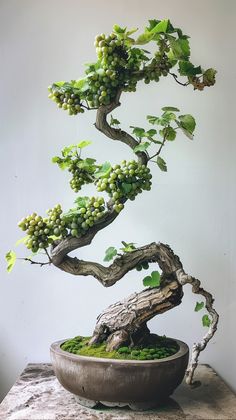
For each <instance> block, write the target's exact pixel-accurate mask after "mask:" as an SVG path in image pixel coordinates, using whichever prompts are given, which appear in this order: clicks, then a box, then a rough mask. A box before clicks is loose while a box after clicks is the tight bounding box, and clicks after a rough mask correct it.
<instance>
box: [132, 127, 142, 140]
mask: <svg viewBox="0 0 236 420" xmlns="http://www.w3.org/2000/svg"><path fill="white" fill-rule="evenodd" d="M130 128H133V130H132V133H133V134H134V135H135V136H136V137H138V138H142V137H145V130H144V128H142V127H133V126H132V125H131V126H130Z"/></svg>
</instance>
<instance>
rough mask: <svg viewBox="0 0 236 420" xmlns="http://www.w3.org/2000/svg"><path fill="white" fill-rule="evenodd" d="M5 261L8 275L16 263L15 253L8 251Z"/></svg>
mask: <svg viewBox="0 0 236 420" xmlns="http://www.w3.org/2000/svg"><path fill="white" fill-rule="evenodd" d="M5 259H6V261H7V272H8V273H10V272H11V270H12V269H13V267H14V265H15V262H16V253H15V252H14V251H9V252H8V253H7V254H6V256H5Z"/></svg>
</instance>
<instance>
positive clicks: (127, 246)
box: [120, 241, 136, 252]
mask: <svg viewBox="0 0 236 420" xmlns="http://www.w3.org/2000/svg"><path fill="white" fill-rule="evenodd" d="M121 243H122V244H123V245H124V247H123V248H120V250H121V251H123V252H132V251H134V250H135V249H136V247H135V243H134V242H125V241H121Z"/></svg>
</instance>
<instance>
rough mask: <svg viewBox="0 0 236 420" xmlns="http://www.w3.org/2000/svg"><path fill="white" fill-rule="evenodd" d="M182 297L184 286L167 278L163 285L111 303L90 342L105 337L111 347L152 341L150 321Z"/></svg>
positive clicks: (109, 349) (99, 320) (99, 340)
mask: <svg viewBox="0 0 236 420" xmlns="http://www.w3.org/2000/svg"><path fill="white" fill-rule="evenodd" d="M182 297H183V290H182V286H181V285H180V284H179V283H178V282H177V281H174V280H173V279H172V280H171V281H168V280H167V279H166V280H165V281H163V284H162V286H161V287H158V288H151V289H147V290H143V291H142V292H140V293H134V294H132V295H131V296H129V297H128V298H127V299H125V300H124V301H121V302H117V303H115V304H113V305H111V306H109V307H108V308H107V309H105V311H103V312H102V313H101V314H100V315H99V316H98V318H97V324H96V326H95V329H94V332H93V336H92V338H91V340H90V342H89V344H90V345H91V344H98V343H101V342H104V341H106V342H107V351H112V350H116V349H118V348H119V347H122V346H129V347H134V346H137V345H141V344H145V343H150V340H151V336H152V334H150V331H149V329H148V327H147V322H148V321H149V320H150V319H152V318H153V317H154V316H156V315H158V314H161V313H164V312H166V311H168V310H169V309H172V308H174V307H175V306H177V305H179V304H180V303H181V301H182Z"/></svg>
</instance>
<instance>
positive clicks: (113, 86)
mask: <svg viewBox="0 0 236 420" xmlns="http://www.w3.org/2000/svg"><path fill="white" fill-rule="evenodd" d="M121 83H122V80H121V74H119V73H118V72H117V71H116V70H114V69H113V70H112V69H107V70H105V69H100V71H99V72H97V71H93V72H89V74H88V84H89V91H88V95H87V100H88V104H89V106H90V107H91V108H97V107H98V106H99V105H108V104H109V103H110V102H111V100H112V99H114V97H115V96H116V92H117V87H118V86H120V85H121Z"/></svg>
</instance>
